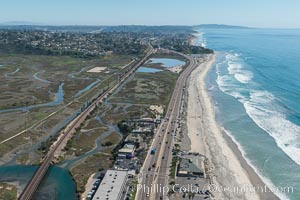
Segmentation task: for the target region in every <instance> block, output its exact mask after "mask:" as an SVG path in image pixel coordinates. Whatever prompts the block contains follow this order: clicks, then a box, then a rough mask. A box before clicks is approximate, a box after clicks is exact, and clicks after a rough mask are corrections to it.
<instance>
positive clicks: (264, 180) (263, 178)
mask: <svg viewBox="0 0 300 200" xmlns="http://www.w3.org/2000/svg"><path fill="white" fill-rule="evenodd" d="M222 130H223V131H224V132H225V133H226V135H228V136H229V137H230V139H231V140H232V141H233V142H234V143H235V144H236V145H237V147H238V149H239V151H240V152H241V154H242V156H243V158H244V159H245V161H246V162H247V164H248V165H249V166H251V167H252V169H253V170H254V171H255V173H256V174H257V175H258V176H259V177H260V178H261V179H262V180H263V182H264V183H265V184H266V185H267V186H268V187H269V189H273V190H272V191H273V192H274V194H275V195H276V196H277V197H279V198H280V199H281V200H289V198H288V197H287V196H286V195H285V194H284V193H282V192H279V191H277V190H276V186H275V185H274V184H273V183H272V181H271V180H269V179H268V178H266V177H265V176H263V175H262V173H261V172H259V171H258V170H257V169H256V167H254V165H253V164H252V162H251V161H250V160H249V159H248V158H247V156H246V153H245V151H244V149H243V147H242V146H241V145H240V144H239V143H238V142H237V141H236V139H235V138H234V137H233V135H232V133H231V132H230V131H228V130H226V129H225V128H224V127H222Z"/></svg>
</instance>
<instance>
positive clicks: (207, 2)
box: [0, 0, 300, 28]
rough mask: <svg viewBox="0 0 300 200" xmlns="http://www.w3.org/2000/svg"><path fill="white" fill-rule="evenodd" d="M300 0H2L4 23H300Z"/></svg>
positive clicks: (293, 25) (0, 10)
mask: <svg viewBox="0 0 300 200" xmlns="http://www.w3.org/2000/svg"><path fill="white" fill-rule="evenodd" d="M299 19H300V1H299V0H249V1H248V0H26V1H25V0H0V23H3V22H11V21H26V22H33V23H38V24H44V25H196V24H228V25H241V26H248V27H258V28H300V20H299Z"/></svg>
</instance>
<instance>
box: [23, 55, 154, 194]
mask: <svg viewBox="0 0 300 200" xmlns="http://www.w3.org/2000/svg"><path fill="white" fill-rule="evenodd" d="M155 51H156V50H154V49H151V50H150V51H149V52H148V53H147V55H146V56H145V57H144V58H143V59H141V60H140V61H139V62H138V63H137V64H136V65H135V66H134V67H133V68H131V69H130V70H129V71H128V72H127V73H126V74H124V75H123V76H120V78H119V82H117V83H115V84H114V85H113V86H112V87H111V88H109V89H108V90H106V91H105V92H104V93H103V94H101V95H100V96H99V97H98V98H97V99H96V100H95V101H94V102H93V103H92V104H91V105H90V106H88V107H87V108H86V109H85V110H84V111H83V112H82V113H80V115H78V117H76V118H75V119H74V120H73V121H71V122H70V123H69V124H68V126H67V127H66V128H65V130H64V131H63V132H62V134H61V135H60V136H59V139H58V141H57V142H56V143H55V144H54V145H53V146H51V148H50V150H49V151H48V153H47V155H46V156H45V158H44V160H43V162H42V163H41V165H40V167H39V169H38V170H37V171H36V173H35V174H34V176H33V177H32V179H31V180H30V181H29V183H28V184H27V186H26V187H25V189H24V191H23V192H22V194H21V195H20V197H19V199H20V200H30V199H32V197H33V195H34V193H35V191H36V190H37V188H38V186H39V184H40V183H41V181H42V179H43V177H44V176H45V174H46V172H47V171H48V169H49V167H50V165H51V162H52V160H53V158H54V157H55V156H57V152H59V151H60V150H61V149H63V148H64V145H65V144H66V142H67V140H68V139H70V138H71V137H72V134H73V133H74V132H75V129H76V128H77V127H79V126H80V124H81V123H82V122H83V121H84V120H85V119H86V117H87V116H88V115H89V114H90V112H91V111H93V110H94V109H95V107H96V105H98V104H100V103H101V102H103V100H104V99H105V98H107V96H108V95H110V94H111V93H112V92H113V91H115V90H116V89H117V88H118V87H119V86H121V85H122V83H123V82H124V81H125V80H126V79H127V78H129V77H130V76H131V75H132V74H133V73H134V72H135V71H136V70H137V69H138V68H139V67H140V66H141V65H142V64H143V63H144V62H145V61H146V60H147V59H148V58H149V56H150V55H151V54H153V53H154V52H155Z"/></svg>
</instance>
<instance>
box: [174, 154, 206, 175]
mask: <svg viewBox="0 0 300 200" xmlns="http://www.w3.org/2000/svg"><path fill="white" fill-rule="evenodd" d="M177 176H179V177H204V170H203V169H202V168H201V167H199V166H197V165H196V164H194V163H193V162H192V160H191V159H188V158H181V160H180V162H179V165H178V170H177Z"/></svg>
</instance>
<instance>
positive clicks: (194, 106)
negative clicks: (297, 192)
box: [186, 55, 278, 200]
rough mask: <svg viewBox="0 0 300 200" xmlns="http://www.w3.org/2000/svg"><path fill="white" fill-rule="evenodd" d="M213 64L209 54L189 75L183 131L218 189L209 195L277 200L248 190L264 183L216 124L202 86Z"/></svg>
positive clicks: (221, 197)
mask: <svg viewBox="0 0 300 200" xmlns="http://www.w3.org/2000/svg"><path fill="white" fill-rule="evenodd" d="M214 61H215V55H211V56H210V57H209V59H208V60H207V61H206V62H204V63H201V64H200V65H199V67H198V68H197V69H195V70H194V71H193V72H192V74H191V76H190V78H189V81H188V85H189V86H188V91H187V92H188V100H187V105H188V107H187V117H186V119H187V121H186V128H187V135H188V138H189V141H190V151H191V152H198V153H201V154H203V155H205V156H206V157H207V159H208V163H209V170H208V174H209V176H210V178H211V182H212V184H213V185H212V186H213V187H215V188H217V189H218V191H216V192H213V194H214V196H215V199H249V200H250V199H251V200H255V199H278V198H277V197H276V196H275V195H274V194H273V193H263V192H258V193H256V192H251V191H248V189H249V190H250V189H251V188H254V187H255V186H261V187H264V186H265V184H264V183H263V182H262V180H261V179H260V178H259V177H258V175H257V174H256V173H255V172H254V170H253V169H252V168H251V167H250V166H249V165H248V164H247V162H246V161H245V159H244V158H243V156H242V154H241V152H240V151H239V149H238V148H237V145H236V144H235V143H234V142H233V141H232V140H231V138H230V137H229V136H227V135H226V134H225V133H224V132H223V131H222V129H221V128H220V127H219V126H218V124H217V123H216V120H215V110H214V105H213V103H212V100H211V97H210V96H209V94H208V92H207V90H206V83H205V77H206V75H207V73H208V72H209V70H210V68H211V67H212V65H213V63H214ZM243 188H245V189H244V190H243ZM233 190H235V191H233ZM237 190H238V191H237ZM245 190H246V191H248V192H244V191H245Z"/></svg>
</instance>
